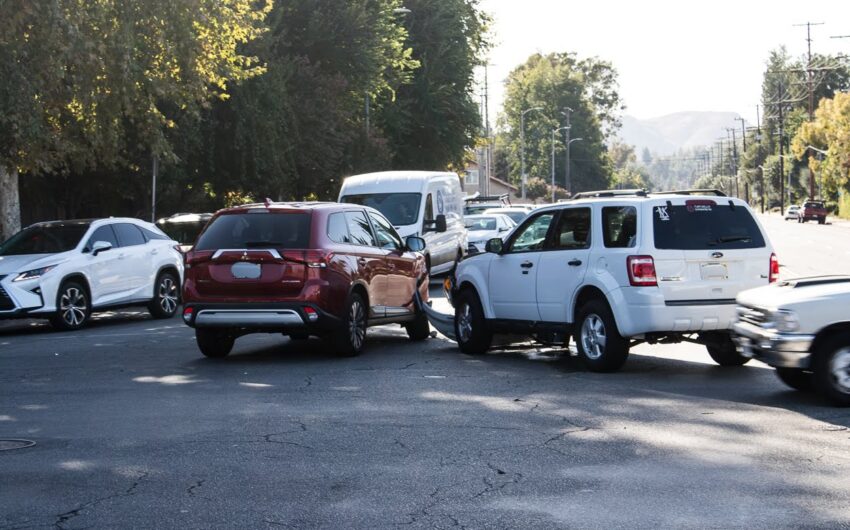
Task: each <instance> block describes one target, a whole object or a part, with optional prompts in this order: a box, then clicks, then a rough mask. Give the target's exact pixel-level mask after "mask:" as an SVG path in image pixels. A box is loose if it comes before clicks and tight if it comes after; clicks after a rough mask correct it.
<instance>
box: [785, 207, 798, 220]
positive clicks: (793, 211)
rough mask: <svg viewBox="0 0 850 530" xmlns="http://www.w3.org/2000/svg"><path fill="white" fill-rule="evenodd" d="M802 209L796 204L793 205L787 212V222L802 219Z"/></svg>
mask: <svg viewBox="0 0 850 530" xmlns="http://www.w3.org/2000/svg"><path fill="white" fill-rule="evenodd" d="M799 218H800V207H799V206H798V205H796V204H792V205H791V206H789V207H788V209H787V210H785V220H786V221H787V220H788V219H794V220H795V221H799V220H800V219H799Z"/></svg>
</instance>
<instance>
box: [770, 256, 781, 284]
mask: <svg viewBox="0 0 850 530" xmlns="http://www.w3.org/2000/svg"><path fill="white" fill-rule="evenodd" d="M778 279H779V258H777V257H776V254H771V255H770V280H769V281H770V283H773V282H775V281H776V280H778Z"/></svg>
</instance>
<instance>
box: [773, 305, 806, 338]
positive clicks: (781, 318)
mask: <svg viewBox="0 0 850 530" xmlns="http://www.w3.org/2000/svg"><path fill="white" fill-rule="evenodd" d="M770 323H771V324H772V326H771V327H774V328H776V331H782V332H786V333H787V332H793V331H797V330H798V329H800V319H799V318H797V314H796V313H795V312H793V311H789V310H787V309H780V310H778V311H773V312H772V313H770Z"/></svg>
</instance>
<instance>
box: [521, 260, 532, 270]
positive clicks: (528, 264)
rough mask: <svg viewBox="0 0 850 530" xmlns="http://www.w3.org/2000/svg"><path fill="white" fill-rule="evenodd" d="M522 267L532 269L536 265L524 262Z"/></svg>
mask: <svg viewBox="0 0 850 530" xmlns="http://www.w3.org/2000/svg"><path fill="white" fill-rule="evenodd" d="M520 267H522V268H523V269H530V268H531V267H534V263H531V262H530V261H523V262H522V263H521V264H520Z"/></svg>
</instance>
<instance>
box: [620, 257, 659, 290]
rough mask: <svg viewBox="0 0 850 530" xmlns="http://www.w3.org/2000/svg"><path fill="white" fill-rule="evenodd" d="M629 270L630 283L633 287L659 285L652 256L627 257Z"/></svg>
mask: <svg viewBox="0 0 850 530" xmlns="http://www.w3.org/2000/svg"><path fill="white" fill-rule="evenodd" d="M626 267H627V268H628V270H629V283H630V284H631V285H632V287H653V286H657V285H658V278H657V277H656V276H655V261H654V260H653V259H652V256H629V257H628V258H626Z"/></svg>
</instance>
